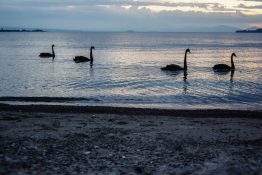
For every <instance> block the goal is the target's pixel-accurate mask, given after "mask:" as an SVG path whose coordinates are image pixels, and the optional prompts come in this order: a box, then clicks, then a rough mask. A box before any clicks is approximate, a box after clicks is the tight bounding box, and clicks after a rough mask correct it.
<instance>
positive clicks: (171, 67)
mask: <svg viewBox="0 0 262 175" xmlns="http://www.w3.org/2000/svg"><path fill="white" fill-rule="evenodd" d="M187 53H190V50H189V49H186V52H185V58H184V67H180V66H178V65H176V64H169V65H167V66H166V67H162V68H161V69H162V70H167V71H178V70H187V62H186V59H187Z"/></svg>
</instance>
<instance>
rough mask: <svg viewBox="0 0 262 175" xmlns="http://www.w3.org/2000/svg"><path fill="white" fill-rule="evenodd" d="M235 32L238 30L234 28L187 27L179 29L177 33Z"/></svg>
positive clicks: (219, 26)
mask: <svg viewBox="0 0 262 175" xmlns="http://www.w3.org/2000/svg"><path fill="white" fill-rule="evenodd" d="M236 30H238V28H236V27H232V26H226V25H218V26H210V27H204V26H203V27H194V26H188V27H185V28H182V29H180V30H179V31H183V32H235V31H236Z"/></svg>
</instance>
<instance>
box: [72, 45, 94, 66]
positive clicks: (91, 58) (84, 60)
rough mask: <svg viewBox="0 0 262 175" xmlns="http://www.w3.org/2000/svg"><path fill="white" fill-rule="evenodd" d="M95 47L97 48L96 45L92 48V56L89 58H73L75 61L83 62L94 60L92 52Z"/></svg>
mask: <svg viewBox="0 0 262 175" xmlns="http://www.w3.org/2000/svg"><path fill="white" fill-rule="evenodd" d="M93 49H95V47H94V46H92V47H91V48H90V58H87V57H85V56H75V58H74V59H73V60H74V62H76V63H82V62H88V61H90V62H93V52H92V51H93Z"/></svg>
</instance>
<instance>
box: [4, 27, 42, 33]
mask: <svg viewBox="0 0 262 175" xmlns="http://www.w3.org/2000/svg"><path fill="white" fill-rule="evenodd" d="M0 32H46V31H44V30H41V29H35V30H26V29H21V30H19V29H14V30H7V29H3V28H2V29H1V30H0Z"/></svg>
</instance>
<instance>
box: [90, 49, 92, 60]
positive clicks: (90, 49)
mask: <svg viewBox="0 0 262 175" xmlns="http://www.w3.org/2000/svg"><path fill="white" fill-rule="evenodd" d="M90 59H91V61H93V48H90Z"/></svg>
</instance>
